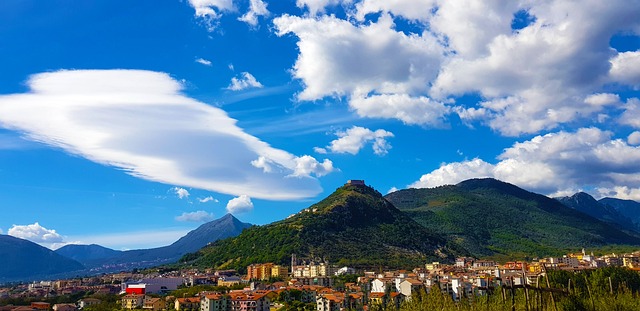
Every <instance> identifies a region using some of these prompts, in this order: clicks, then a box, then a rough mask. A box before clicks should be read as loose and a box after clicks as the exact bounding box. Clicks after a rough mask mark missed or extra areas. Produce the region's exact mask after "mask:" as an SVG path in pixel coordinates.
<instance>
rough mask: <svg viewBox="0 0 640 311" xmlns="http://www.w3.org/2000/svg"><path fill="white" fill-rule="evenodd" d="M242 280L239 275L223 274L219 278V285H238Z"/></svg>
mask: <svg viewBox="0 0 640 311" xmlns="http://www.w3.org/2000/svg"><path fill="white" fill-rule="evenodd" d="M241 282H242V280H241V279H240V278H239V277H237V276H224V275H223V276H221V277H219V278H218V286H226V287H231V286H234V285H238V284H240V283H241Z"/></svg>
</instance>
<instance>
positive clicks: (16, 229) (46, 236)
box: [7, 222, 64, 247]
mask: <svg viewBox="0 0 640 311" xmlns="http://www.w3.org/2000/svg"><path fill="white" fill-rule="evenodd" d="M7 234H8V235H11V236H14V237H16V238H21V239H25V240H29V241H31V242H34V243H38V244H40V245H42V246H45V247H51V246H52V245H53V244H59V243H64V238H63V237H62V236H61V235H60V234H58V233H57V232H56V230H53V229H47V228H45V227H43V226H41V225H40V224H39V223H38V222H35V223H33V224H31V225H13V226H12V227H11V228H9V231H7Z"/></svg>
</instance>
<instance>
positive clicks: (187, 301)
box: [174, 297, 200, 311]
mask: <svg viewBox="0 0 640 311" xmlns="http://www.w3.org/2000/svg"><path fill="white" fill-rule="evenodd" d="M174 308H175V309H176V310H187V311H195V310H200V298H198V297H186V298H178V299H176V301H175V305H174Z"/></svg>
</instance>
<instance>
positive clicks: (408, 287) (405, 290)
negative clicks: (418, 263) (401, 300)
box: [398, 279, 424, 297]
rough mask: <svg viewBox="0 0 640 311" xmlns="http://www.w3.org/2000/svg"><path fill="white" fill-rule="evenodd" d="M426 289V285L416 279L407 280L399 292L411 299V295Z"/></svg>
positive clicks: (401, 285)
mask: <svg viewBox="0 0 640 311" xmlns="http://www.w3.org/2000/svg"><path fill="white" fill-rule="evenodd" d="M423 288H424V283H422V282H421V281H418V280H416V279H405V280H404V281H402V282H401V283H400V288H399V290H398V291H399V292H400V293H401V294H402V295H404V296H405V297H411V294H413V293H417V292H419V291H420V289H423Z"/></svg>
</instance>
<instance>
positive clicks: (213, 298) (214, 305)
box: [200, 293, 231, 311]
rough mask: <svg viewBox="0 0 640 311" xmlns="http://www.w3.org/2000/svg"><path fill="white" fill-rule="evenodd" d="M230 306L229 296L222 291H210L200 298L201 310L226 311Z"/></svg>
mask: <svg viewBox="0 0 640 311" xmlns="http://www.w3.org/2000/svg"><path fill="white" fill-rule="evenodd" d="M230 307H231V304H230V301H229V297H228V296H226V295H223V294H220V293H209V294H205V295H203V296H202V297H201V298H200V311H226V310H229V308H230Z"/></svg>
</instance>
